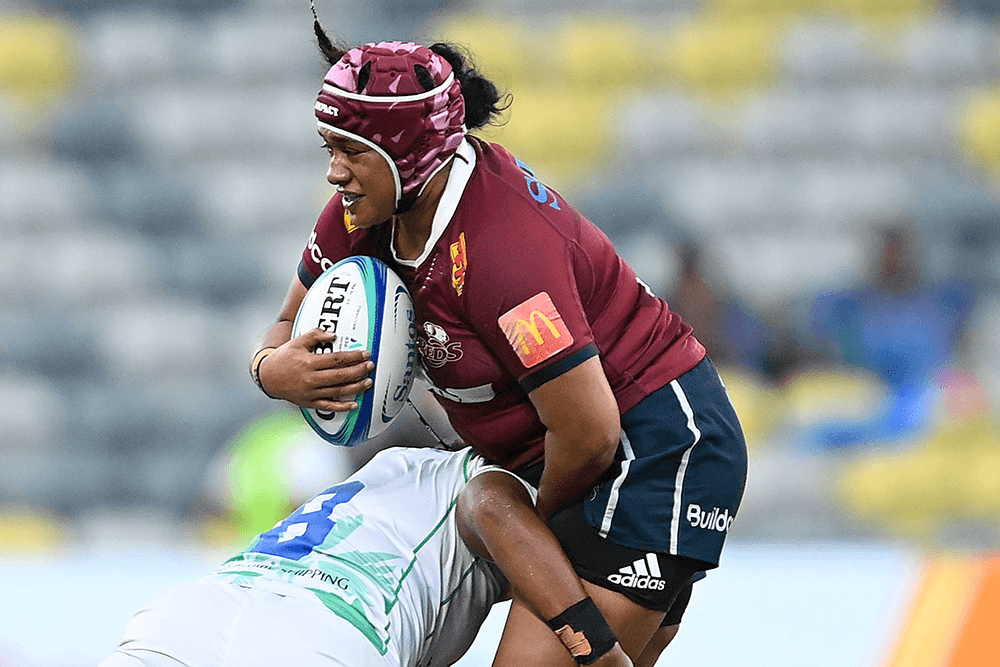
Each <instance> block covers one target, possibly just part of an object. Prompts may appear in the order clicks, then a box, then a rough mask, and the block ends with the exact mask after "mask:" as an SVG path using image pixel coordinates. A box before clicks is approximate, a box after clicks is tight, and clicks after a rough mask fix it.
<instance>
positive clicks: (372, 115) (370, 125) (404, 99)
mask: <svg viewBox="0 0 1000 667" xmlns="http://www.w3.org/2000/svg"><path fill="white" fill-rule="evenodd" d="M419 68H423V69H424V70H426V73H421V74H418V71H419ZM428 75H429V78H428ZM421 76H422V78H424V80H425V81H427V83H430V82H433V87H432V88H431V89H430V90H427V88H425V86H424V85H423V84H421V82H420V77H421ZM359 80H361V82H362V83H363V90H362V89H359V86H358V82H359ZM316 118H317V119H318V120H319V125H320V127H321V128H322V129H326V130H330V131H331V132H335V133H336V134H339V135H342V136H344V137H347V138H349V139H351V140H353V141H360V142H362V143H364V144H366V145H368V146H371V147H372V148H373V149H375V150H376V151H378V152H379V154H380V155H381V156H382V157H383V158H385V159H386V161H388V163H389V166H390V168H391V169H392V173H393V176H394V178H395V180H396V206H397V207H400V208H402V209H404V210H405V209H406V208H409V206H410V205H412V202H413V200H415V199H416V198H417V197H418V196H419V195H420V193H421V192H423V186H425V185H426V183H427V182H428V181H429V180H430V179H431V177H432V176H433V175H434V174H436V173H437V172H438V170H440V169H441V168H442V167H443V166H444V165H446V164H447V163H448V160H450V159H451V157H452V156H453V155H454V154H455V151H456V150H457V149H458V146H459V144H461V143H462V138H463V137H464V136H465V132H466V128H465V101H464V100H463V99H462V87H461V85H460V84H459V82H458V80H457V79H456V78H455V73H454V72H453V71H452V68H451V65H450V64H449V63H448V61H447V60H445V59H444V58H442V57H441V56H439V55H438V54H436V53H434V52H433V51H431V50H430V49H428V48H427V47H424V46H420V45H419V44H414V43H412V42H379V43H377V44H366V45H365V46H362V47H360V48H356V49H351V50H350V51H348V52H347V53H345V54H344V56H343V57H342V58H341V59H340V60H339V61H338V62H337V64H336V65H334V66H333V67H331V68H330V71H329V72H327V74H326V78H325V79H324V82H323V90H321V91H320V93H319V99H318V100H317V101H316ZM401 204H403V205H402V206H400V205H401Z"/></svg>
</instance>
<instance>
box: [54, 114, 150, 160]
mask: <svg viewBox="0 0 1000 667" xmlns="http://www.w3.org/2000/svg"><path fill="white" fill-rule="evenodd" d="M53 148H54V150H55V156H56V157H57V158H59V159H61V160H65V161H67V162H72V163H74V164H77V165H80V166H82V167H87V168H90V169H93V170H98V171H100V170H103V169H105V168H106V167H108V166H110V165H119V164H124V165H139V164H140V163H141V159H142V150H141V148H140V145H139V143H138V141H136V138H135V132H134V129H133V125H132V123H131V122H130V119H129V117H128V116H127V115H126V114H125V112H124V111H122V109H121V108H120V107H119V106H118V105H117V104H115V103H114V102H110V101H99V102H96V103H95V104H93V105H92V106H84V107H82V108H79V109H77V110H76V111H75V113H73V114H70V115H68V116H67V117H66V118H65V119H64V120H63V121H61V122H60V123H59V125H58V128H57V130H56V135H55V138H54V140H53Z"/></svg>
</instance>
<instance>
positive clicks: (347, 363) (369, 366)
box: [258, 329, 375, 412]
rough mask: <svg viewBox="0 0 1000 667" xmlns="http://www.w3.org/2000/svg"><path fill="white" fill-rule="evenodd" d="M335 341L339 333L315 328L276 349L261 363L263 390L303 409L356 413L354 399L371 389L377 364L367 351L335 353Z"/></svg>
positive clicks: (260, 373) (260, 372) (260, 375)
mask: <svg viewBox="0 0 1000 667" xmlns="http://www.w3.org/2000/svg"><path fill="white" fill-rule="evenodd" d="M334 340H336V334H332V333H329V332H327V331H323V330H322V329H312V330H311V331H307V332H306V333H304V334H302V335H301V336H298V337H297V338H293V339H291V340H290V341H288V342H287V343H285V344H284V345H282V346H281V347H279V348H277V349H275V350H274V351H273V352H272V353H271V354H269V355H268V356H267V358H266V359H264V360H263V361H261V362H260V366H259V370H258V374H259V377H260V383H261V387H262V388H263V389H264V391H265V392H267V394H268V395H269V396H273V397H274V398H281V399H284V400H286V401H289V402H291V403H294V404H295V405H298V406H300V407H303V408H313V409H316V410H329V411H334V412H347V411H349V410H353V409H354V408H356V407H357V403H355V402H354V397H355V396H357V395H358V394H360V393H361V392H363V391H365V390H366V389H369V388H370V387H371V386H372V380H371V378H369V377H368V375H369V374H370V373H371V372H372V370H374V368H375V364H373V363H372V362H371V360H370V357H371V355H370V354H369V353H368V351H366V350H355V351H351V352H333V351H332V349H333V346H332V343H333V341H334ZM318 352H321V354H318Z"/></svg>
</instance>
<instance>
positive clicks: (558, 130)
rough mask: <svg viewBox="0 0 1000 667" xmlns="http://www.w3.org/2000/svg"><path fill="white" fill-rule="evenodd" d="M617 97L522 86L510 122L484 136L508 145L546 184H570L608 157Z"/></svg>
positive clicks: (563, 186) (562, 187)
mask: <svg viewBox="0 0 1000 667" xmlns="http://www.w3.org/2000/svg"><path fill="white" fill-rule="evenodd" d="M613 104H614V100H612V99H606V98H605V97H603V96H601V95H596V94H593V93H589V94H588V93H586V92H585V91H579V90H575V89H569V90H549V89H541V88H523V89H520V90H518V91H516V92H515V93H514V103H513V105H512V106H511V107H510V109H509V111H508V112H507V113H508V122H507V123H506V124H505V125H503V126H501V127H489V128H485V129H484V130H483V131H482V132H481V133H480V134H481V135H482V136H483V137H484V138H486V139H488V140H490V141H497V142H499V143H501V144H503V145H504V147H506V148H507V149H508V150H510V151H511V152H512V153H513V154H514V155H516V156H517V157H518V158H520V159H521V160H522V161H523V162H525V163H526V164H528V165H529V166H530V167H531V168H532V170H534V172H535V173H536V174H537V175H538V177H539V178H540V179H541V180H543V181H545V182H546V183H547V184H549V185H551V186H553V187H555V188H556V189H558V190H560V191H561V192H562V193H563V194H564V195H566V194H567V192H566V190H567V187H568V186H571V184H572V183H575V182H576V181H577V180H578V179H579V178H580V177H582V176H584V175H587V174H589V173H590V172H591V171H592V170H593V167H594V165H596V164H597V163H598V162H599V161H601V160H606V159H607V157H608V153H609V150H610V147H611V146H612V139H611V119H612V113H613V111H614V106H613Z"/></svg>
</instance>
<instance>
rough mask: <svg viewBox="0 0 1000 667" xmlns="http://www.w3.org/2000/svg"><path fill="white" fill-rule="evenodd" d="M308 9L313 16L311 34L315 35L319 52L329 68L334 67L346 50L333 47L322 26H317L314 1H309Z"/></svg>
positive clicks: (317, 19)
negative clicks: (328, 64)
mask: <svg viewBox="0 0 1000 667" xmlns="http://www.w3.org/2000/svg"><path fill="white" fill-rule="evenodd" d="M309 9H311V10H312V15H313V32H314V33H316V42H317V43H318V44H319V51H320V53H322V54H323V58H324V59H325V60H326V61H327V62H328V63H330V67H333V66H334V65H336V64H337V63H338V62H339V61H340V59H341V58H342V57H343V56H344V54H345V53H347V49H345V48H341V47H340V46H337V45H335V44H334V43H333V42H332V41H331V40H330V38H329V37H328V36H327V34H326V31H325V30H323V26H321V25H320V24H319V17H318V16H317V15H316V0H309Z"/></svg>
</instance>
